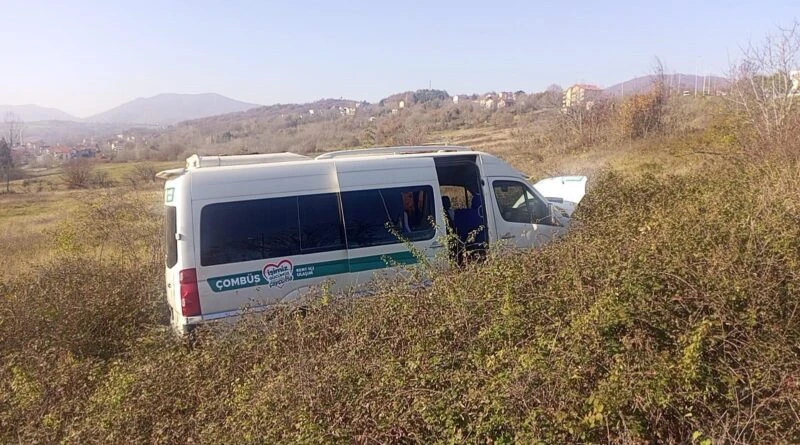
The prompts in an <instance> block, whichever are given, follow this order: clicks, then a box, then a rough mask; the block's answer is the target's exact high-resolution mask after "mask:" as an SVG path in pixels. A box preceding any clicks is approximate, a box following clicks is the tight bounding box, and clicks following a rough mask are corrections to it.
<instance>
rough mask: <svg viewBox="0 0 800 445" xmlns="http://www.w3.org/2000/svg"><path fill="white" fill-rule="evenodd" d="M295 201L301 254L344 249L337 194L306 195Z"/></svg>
mask: <svg viewBox="0 0 800 445" xmlns="http://www.w3.org/2000/svg"><path fill="white" fill-rule="evenodd" d="M297 199H298V208H299V209H300V250H301V251H302V253H312V252H322V251H328V250H339V249H344V230H343V228H342V218H341V213H340V212H339V196H338V194H337V193H326V194H323V195H306V196H300V197H299V198H297Z"/></svg>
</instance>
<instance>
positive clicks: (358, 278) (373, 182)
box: [337, 158, 446, 286]
mask: <svg viewBox="0 0 800 445" xmlns="http://www.w3.org/2000/svg"><path fill="white" fill-rule="evenodd" d="M377 161H380V162H377ZM401 164H403V165H401ZM370 167H371V168H370ZM337 168H338V170H339V183H340V185H341V188H342V192H341V201H342V211H343V216H344V226H345V238H346V240H347V249H348V257H349V268H350V273H351V279H352V282H353V284H354V285H356V286H360V285H363V284H364V283H367V282H369V281H370V280H371V279H372V278H373V276H374V275H375V273H376V272H381V271H384V270H387V269H389V268H391V267H392V266H396V265H403V264H414V263H418V262H420V261H431V260H434V259H435V258H436V257H437V254H439V253H440V252H441V253H442V254H446V252H444V250H445V249H444V248H443V247H444V246H443V244H442V242H441V236H442V235H443V233H444V216H443V214H442V210H441V208H442V206H441V195H440V193H439V185H438V182H437V181H436V170H435V168H434V165H433V162H432V160H431V159H429V158H428V159H422V158H417V159H406V160H392V161H391V162H390V163H387V161H386V160H367V161H361V162H360V163H358V164H355V163H352V162H348V163H342V165H337ZM390 270H391V269H390Z"/></svg>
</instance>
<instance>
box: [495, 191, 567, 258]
mask: <svg viewBox="0 0 800 445" xmlns="http://www.w3.org/2000/svg"><path fill="white" fill-rule="evenodd" d="M488 179H489V183H490V195H491V199H492V212H494V222H495V224H494V226H495V227H494V231H495V234H496V239H497V240H498V241H499V242H500V243H501V244H502V243H509V244H511V245H512V246H515V247H520V248H532V247H534V248H535V247H541V246H543V245H544V244H547V243H548V242H550V241H552V240H553V239H554V238H557V237H559V236H560V235H562V234H564V233H565V232H566V227H565V225H564V224H563V223H562V222H561V221H560V219H558V218H556V217H555V216H554V215H553V214H552V209H551V206H550V204H549V202H548V201H547V200H546V199H544V197H542V196H541V195H540V194H539V193H538V192H537V191H536V190H535V189H533V188H531V187H530V186H529V185H528V184H527V183H526V182H524V181H522V180H521V179H520V178H515V177H492V178H488Z"/></svg>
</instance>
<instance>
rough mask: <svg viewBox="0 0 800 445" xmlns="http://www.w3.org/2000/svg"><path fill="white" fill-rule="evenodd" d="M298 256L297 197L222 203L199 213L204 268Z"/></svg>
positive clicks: (209, 206)
mask: <svg viewBox="0 0 800 445" xmlns="http://www.w3.org/2000/svg"><path fill="white" fill-rule="evenodd" d="M298 253H300V223H299V218H298V209H297V197H294V196H292V197H287V198H271V199H257V200H250V201H237V202H225V203H219V204H210V205H207V206H205V207H203V210H202V211H201V214H200V263H201V264H202V265H203V266H213V265H217V264H227V263H236V262H240V261H253V260H259V259H265V258H274V257H280V256H289V255H296V254H298Z"/></svg>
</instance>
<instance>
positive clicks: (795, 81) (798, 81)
mask: <svg viewBox="0 0 800 445" xmlns="http://www.w3.org/2000/svg"><path fill="white" fill-rule="evenodd" d="M789 75H790V76H791V78H792V89H791V90H789V95H790V96H800V70H797V71H792V72H791V73H790V74H789Z"/></svg>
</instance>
